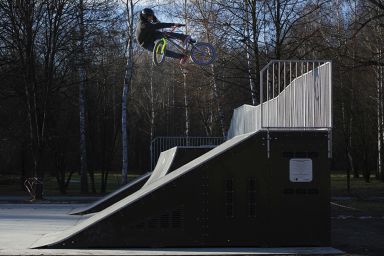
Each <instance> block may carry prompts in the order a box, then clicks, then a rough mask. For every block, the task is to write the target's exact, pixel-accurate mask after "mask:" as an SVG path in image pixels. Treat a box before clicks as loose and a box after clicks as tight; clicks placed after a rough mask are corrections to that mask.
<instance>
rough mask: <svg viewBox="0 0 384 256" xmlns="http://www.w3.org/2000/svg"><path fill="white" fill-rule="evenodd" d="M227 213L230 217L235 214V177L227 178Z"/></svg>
mask: <svg viewBox="0 0 384 256" xmlns="http://www.w3.org/2000/svg"><path fill="white" fill-rule="evenodd" d="M225 215H226V217H228V218H233V217H234V216H235V212H234V184H233V179H227V180H225Z"/></svg>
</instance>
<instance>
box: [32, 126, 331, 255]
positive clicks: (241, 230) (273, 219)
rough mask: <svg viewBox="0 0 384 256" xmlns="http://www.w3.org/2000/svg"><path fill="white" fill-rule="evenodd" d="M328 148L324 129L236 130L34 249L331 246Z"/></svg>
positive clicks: (46, 238) (45, 238)
mask: <svg viewBox="0 0 384 256" xmlns="http://www.w3.org/2000/svg"><path fill="white" fill-rule="evenodd" d="M327 146H328V134H327V132H321V131H317V132H310V131H296V132H295V131H290V132H280V131H259V132H254V133H249V134H244V135H239V136H236V137H234V138H232V139H230V140H228V141H226V142H225V143H223V144H221V145H219V146H217V147H216V148H214V149H212V150H210V151H209V152H207V153H205V154H203V155H202V156H200V157H198V158H196V159H195V160H193V161H191V162H189V163H187V164H185V165H183V166H181V167H180V168H178V169H176V170H175V171H173V172H171V173H169V174H167V175H165V176H164V177H162V178H160V179H157V180H155V181H154V182H152V183H150V184H148V185H147V186H144V187H143V188H142V189H140V190H138V191H137V192H135V193H133V194H131V195H129V196H127V197H126V198H124V199H123V200H121V201H119V202H117V203H115V204H113V205H112V206H110V207H108V208H106V209H104V210H103V211H101V212H99V213H96V214H95V215H93V216H92V217H90V218H88V219H86V220H84V221H82V222H81V223H79V224H78V225H76V226H74V227H71V228H69V229H67V230H65V231H63V232H61V233H57V234H51V235H47V236H45V237H43V238H42V239H40V240H39V241H37V242H36V243H35V244H34V245H33V248H138V247H146V248H147V247H152V248H153V247H159V248H161V247H168V248H174V247H206V246H210V247H281V246H329V244H330V210H329V196H330V194H329V172H328V154H327ZM295 166H296V167H295ZM297 166H304V174H303V173H300V171H303V168H298V167H297ZM302 175H304V176H305V178H306V179H307V181H306V182H295V180H294V179H295V178H300V177H301V176H302Z"/></svg>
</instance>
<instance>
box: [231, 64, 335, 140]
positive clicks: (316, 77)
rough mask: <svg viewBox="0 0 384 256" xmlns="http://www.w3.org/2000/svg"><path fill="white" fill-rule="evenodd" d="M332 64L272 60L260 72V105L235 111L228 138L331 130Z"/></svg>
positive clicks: (245, 106)
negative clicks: (261, 132) (265, 132)
mask: <svg viewBox="0 0 384 256" xmlns="http://www.w3.org/2000/svg"><path fill="white" fill-rule="evenodd" d="M331 77H332V64H331V62H329V61H316V60H314V61H283V60H274V61H271V62H270V63H269V64H268V65H267V66H265V67H264V68H263V69H262V70H261V71H260V102H261V104H259V105H257V106H251V105H243V106H241V107H239V108H237V109H235V110H234V113H233V117H232V120H231V124H230V128H229V131H228V138H232V137H234V136H236V135H239V134H244V133H248V132H252V131H257V130H260V129H263V128H283V129H292V128H294V129H319V128H325V129H328V130H331V129H332V79H331Z"/></svg>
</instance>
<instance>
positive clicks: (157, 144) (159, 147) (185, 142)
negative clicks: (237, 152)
mask: <svg viewBox="0 0 384 256" xmlns="http://www.w3.org/2000/svg"><path fill="white" fill-rule="evenodd" d="M224 141H225V138H223V137H156V138H155V139H153V140H152V142H151V147H150V151H151V152H150V153H151V171H152V170H153V169H154V168H155V165H156V162H157V159H158V158H159V155H160V153H161V152H162V151H165V150H168V149H170V148H173V147H176V146H178V147H191V148H197V147H211V148H214V147H216V146H217V145H220V144H221V143H223V142H224Z"/></svg>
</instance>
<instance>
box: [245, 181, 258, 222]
mask: <svg viewBox="0 0 384 256" xmlns="http://www.w3.org/2000/svg"><path fill="white" fill-rule="evenodd" d="M247 196H248V216H249V217H252V218H253V217H256V179H255V178H254V177H251V178H249V179H248V184H247Z"/></svg>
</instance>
